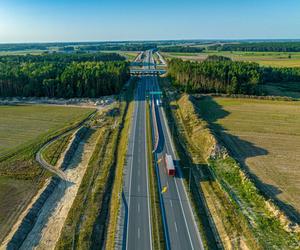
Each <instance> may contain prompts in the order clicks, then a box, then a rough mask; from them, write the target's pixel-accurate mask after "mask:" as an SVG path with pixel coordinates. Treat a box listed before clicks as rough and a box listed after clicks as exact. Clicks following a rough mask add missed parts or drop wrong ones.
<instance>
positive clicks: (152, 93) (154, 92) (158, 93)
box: [149, 91, 162, 95]
mask: <svg viewBox="0 0 300 250" xmlns="http://www.w3.org/2000/svg"><path fill="white" fill-rule="evenodd" d="M149 94H150V95H162V92H161V91H150V92H149Z"/></svg>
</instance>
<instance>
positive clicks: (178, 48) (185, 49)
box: [158, 46, 204, 53]
mask: <svg viewBox="0 0 300 250" xmlns="http://www.w3.org/2000/svg"><path fill="white" fill-rule="evenodd" d="M158 50H159V51H161V52H183V53H200V52H202V51H203V50H204V49H203V48H199V47H190V46H166V47H159V48H158Z"/></svg>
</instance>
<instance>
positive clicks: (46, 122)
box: [0, 105, 91, 157]
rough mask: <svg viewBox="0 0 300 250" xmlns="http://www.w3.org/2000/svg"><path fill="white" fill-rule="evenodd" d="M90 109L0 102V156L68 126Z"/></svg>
mask: <svg viewBox="0 0 300 250" xmlns="http://www.w3.org/2000/svg"><path fill="white" fill-rule="evenodd" d="M90 112H91V109H83V108H73V107H72V108H65V107H54V106H28V105H24V106H0V157H1V156H2V155H3V154H5V153H7V152H8V151H11V150H13V149H14V148H17V147H20V146H21V145H24V144H26V143H28V142H30V141H32V140H34V139H36V138H37V137H38V136H40V135H42V134H45V133H49V132H51V131H54V130H57V129H59V128H61V127H64V126H68V125H70V124H72V123H73V122H74V121H76V120H78V119H81V118H82V117H83V116H85V115H86V114H88V113H90Z"/></svg>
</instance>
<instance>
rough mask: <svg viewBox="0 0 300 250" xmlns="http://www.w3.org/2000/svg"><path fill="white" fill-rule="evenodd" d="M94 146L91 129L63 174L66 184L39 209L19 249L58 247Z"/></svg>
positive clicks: (57, 189) (56, 190)
mask: <svg viewBox="0 0 300 250" xmlns="http://www.w3.org/2000/svg"><path fill="white" fill-rule="evenodd" d="M95 144H96V140H95V133H93V132H92V131H90V130H89V131H88V132H87V134H86V135H85V137H84V138H83V139H82V141H81V142H79V144H78V147H77V149H76V150H75V152H74V154H73V157H72V159H71V161H70V163H69V165H68V166H67V168H66V170H65V171H64V172H65V176H66V179H67V181H63V180H61V181H60V182H59V183H58V185H56V186H55V188H54V190H53V192H52V193H51V194H50V196H49V197H48V198H47V200H46V202H45V203H44V205H43V206H42V208H41V209H40V211H39V214H38V217H37V220H36V223H35V224H34V226H33V228H32V230H31V231H30V232H29V234H28V235H27V237H26V238H25V240H24V241H23V243H22V245H21V247H20V249H24V250H25V249H26V250H27V249H54V248H55V244H56V242H57V240H58V238H59V236H60V232H61V230H62V228H63V225H64V222H65V219H66V217H67V214H68V212H69V210H70V208H71V206H72V203H73V201H74V199H75V196H76V194H77V191H78V188H79V186H80V183H81V180H82V178H83V176H84V173H85V170H86V167H87V165H88V162H89V159H90V157H91V155H92V152H93V150H94V148H95ZM13 234H14V232H11V234H10V235H9V236H8V239H9V238H11V237H12V236H13ZM6 242H9V240H6ZM3 247H4V246H3ZM1 249H2V248H1Z"/></svg>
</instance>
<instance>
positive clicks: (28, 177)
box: [0, 105, 93, 242]
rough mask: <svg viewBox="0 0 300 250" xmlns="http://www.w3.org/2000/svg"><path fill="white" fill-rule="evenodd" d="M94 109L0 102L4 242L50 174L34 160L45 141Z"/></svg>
mask: <svg viewBox="0 0 300 250" xmlns="http://www.w3.org/2000/svg"><path fill="white" fill-rule="evenodd" d="M92 111H93V109H86V108H71V107H58V106H46V105H31V106H30V105H20V106H0V200H1V204H2V205H1V204H0V242H1V241H2V240H3V237H4V236H5V235H6V234H7V232H8V231H9V229H10V228H11V226H12V225H13V223H14V222H15V220H16V218H17V217H18V216H19V214H20V213H21V212H22V210H23V209H24V207H25V206H26V205H27V204H28V202H29V201H30V199H31V198H32V196H33V195H34V194H35V193H36V192H37V190H38V189H39V188H40V187H41V185H42V184H43V182H44V180H45V177H47V176H49V174H48V173H47V172H45V171H44V170H43V169H42V168H41V167H40V166H39V165H38V164H37V163H36V162H35V160H34V155H35V152H36V151H37V150H38V148H39V147H40V146H41V143H42V142H45V140H47V138H49V137H51V135H52V136H53V135H56V134H58V133H60V132H63V131H64V130H65V129H67V128H69V127H73V126H75V125H76V124H77V123H79V122H80V121H82V120H83V119H84V118H86V117H87V116H88V115H89V114H90V113H91V112H92ZM59 131H60V132H59Z"/></svg>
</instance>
